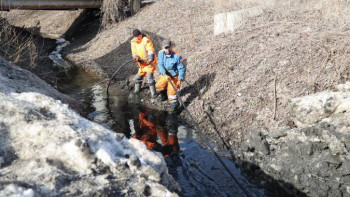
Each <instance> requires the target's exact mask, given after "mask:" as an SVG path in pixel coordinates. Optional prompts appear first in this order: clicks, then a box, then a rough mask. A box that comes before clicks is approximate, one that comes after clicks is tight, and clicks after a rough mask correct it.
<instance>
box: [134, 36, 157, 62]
mask: <svg viewBox="0 0 350 197" xmlns="http://www.w3.org/2000/svg"><path fill="white" fill-rule="evenodd" d="M130 44H131V54H132V57H133V58H135V56H139V57H140V58H141V59H144V60H146V59H153V58H154V65H157V57H156V53H155V50H154V46H153V42H152V40H151V39H150V37H149V36H148V35H147V34H142V40H141V41H140V42H138V40H137V39H135V38H133V39H132V40H131V41H130ZM139 66H148V64H147V63H139Z"/></svg>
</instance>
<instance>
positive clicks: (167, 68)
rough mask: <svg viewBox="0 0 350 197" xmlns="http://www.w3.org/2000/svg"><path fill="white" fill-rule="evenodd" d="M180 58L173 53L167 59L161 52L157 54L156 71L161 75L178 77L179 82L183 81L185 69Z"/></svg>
mask: <svg viewBox="0 0 350 197" xmlns="http://www.w3.org/2000/svg"><path fill="white" fill-rule="evenodd" d="M181 60H182V57H181V56H180V55H178V54H176V53H175V52H171V55H170V56H169V57H167V56H166V55H165V52H164V51H163V50H161V51H159V53H158V69H159V72H160V74H161V75H169V76H171V77H175V76H179V80H180V81H183V80H184V79H185V72H186V67H185V65H184V63H183V62H182V61H181Z"/></svg>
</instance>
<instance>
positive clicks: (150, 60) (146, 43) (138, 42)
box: [130, 29, 157, 99]
mask: <svg viewBox="0 0 350 197" xmlns="http://www.w3.org/2000/svg"><path fill="white" fill-rule="evenodd" d="M132 35H133V39H132V40H131V41H130V44H131V54H132V58H133V60H134V61H135V62H136V63H137V65H138V67H139V69H138V72H137V74H136V77H135V82H136V83H135V90H134V92H135V93H139V92H140V90H141V84H142V81H143V79H144V77H146V78H147V80H148V84H149V87H150V91H151V96H152V99H155V98H156V97H157V94H156V89H155V80H154V75H153V74H154V70H155V69H156V67H155V65H157V57H156V55H155V50H154V46H153V42H152V40H151V39H150V37H149V36H148V35H147V34H142V33H141V32H140V30H138V29H135V30H133V33H132Z"/></svg>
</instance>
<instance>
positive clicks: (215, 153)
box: [168, 79, 250, 197]
mask: <svg viewBox="0 0 350 197" xmlns="http://www.w3.org/2000/svg"><path fill="white" fill-rule="evenodd" d="M168 81H169V83H170V85H171V86H172V87H173V88H174V90H175V92H176V95H177V97H178V98H179V102H180V104H181V105H182V106H183V107H184V109H185V111H186V112H187V114H188V116H189V117H190V119H191V120H192V122H193V124H194V126H195V127H196V130H197V131H198V132H199V134H200V135H201V136H202V137H203V139H204V141H205V142H206V143H207V146H208V147H209V148H210V150H211V151H212V152H213V153H214V155H215V156H216V157H217V158H218V160H219V161H220V163H221V164H222V166H223V167H224V168H225V170H226V171H227V172H228V173H229V175H230V176H231V178H232V179H233V180H234V182H235V183H236V184H237V185H238V187H239V188H240V189H241V190H242V191H243V193H244V194H245V195H246V196H247V197H250V195H249V193H248V192H247V191H246V190H245V189H244V187H243V186H242V185H241V184H240V183H239V182H238V180H237V179H236V177H235V176H234V175H233V174H232V173H231V171H230V170H229V169H228V167H227V166H226V164H225V163H224V161H222V159H221V158H220V156H219V155H218V153H217V152H216V151H215V150H214V148H213V147H212V145H211V144H210V143H209V139H208V138H207V136H206V135H205V134H204V133H203V132H202V130H201V129H200V127H199V125H198V123H197V122H196V121H195V120H194V118H193V116H192V115H191V113H190V111H189V110H188V108H187V107H186V105H185V104H184V102H183V101H182V99H181V98H180V95H179V92H178V91H177V90H176V88H175V85H174V84H173V82H172V81H171V79H168Z"/></svg>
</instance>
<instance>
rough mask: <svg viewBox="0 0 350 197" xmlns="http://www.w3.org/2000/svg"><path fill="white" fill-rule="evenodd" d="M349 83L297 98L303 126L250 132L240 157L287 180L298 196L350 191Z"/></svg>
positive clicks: (295, 110)
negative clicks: (256, 132) (349, 184)
mask: <svg viewBox="0 0 350 197" xmlns="http://www.w3.org/2000/svg"><path fill="white" fill-rule="evenodd" d="M349 85H350V84H349V83H346V84H342V85H338V86H337V91H335V92H320V93H317V94H313V95H309V96H305V97H299V98H295V99H292V100H291V104H290V110H291V112H292V119H293V122H294V123H295V125H296V126H298V127H297V128H290V127H283V128H279V130H277V131H275V132H269V131H268V130H266V129H265V130H259V131H258V133H259V135H256V134H255V133H254V132H251V133H249V134H248V135H247V140H246V141H244V142H242V143H240V144H239V146H238V147H237V150H238V151H237V152H236V156H237V158H239V159H240V160H244V161H248V162H251V163H253V164H255V165H247V166H246V169H248V170H249V171H251V172H253V173H255V175H256V176H261V175H262V174H263V172H265V173H266V174H267V175H270V176H271V177H273V178H274V179H275V180H283V183H282V184H281V185H282V186H283V187H285V188H286V189H287V191H288V192H289V193H290V194H292V195H294V196H350V192H349V186H348V182H349V180H350V179H349V178H350V177H349V174H350V173H349V161H350V154H349V152H350V149H349V147H350V140H349V139H350V138H349V129H350V127H349V123H348V120H349V116H350V114H349V110H350V108H349V104H348V103H349V99H350V95H349V89H350V86H349ZM242 166H245V163H244V162H243V163H242ZM267 180H268V181H271V182H273V180H272V179H267Z"/></svg>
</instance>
